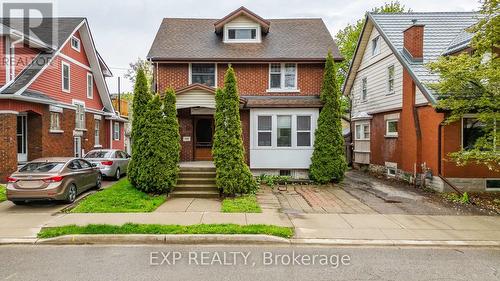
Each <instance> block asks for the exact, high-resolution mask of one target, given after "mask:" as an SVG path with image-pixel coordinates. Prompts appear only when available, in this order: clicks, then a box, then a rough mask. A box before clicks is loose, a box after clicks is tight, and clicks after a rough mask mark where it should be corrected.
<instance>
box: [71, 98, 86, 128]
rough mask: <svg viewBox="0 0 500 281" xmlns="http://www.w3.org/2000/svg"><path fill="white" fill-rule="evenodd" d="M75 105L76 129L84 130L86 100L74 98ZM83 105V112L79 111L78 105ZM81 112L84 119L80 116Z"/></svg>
mask: <svg viewBox="0 0 500 281" xmlns="http://www.w3.org/2000/svg"><path fill="white" fill-rule="evenodd" d="M73 105H74V106H75V130H80V131H84V130H86V128H85V102H83V101H79V100H73ZM79 106H81V107H82V109H83V112H80V113H79V112H78V107H79ZM79 114H82V115H81V116H82V117H83V118H82V120H80V119H79V118H78V116H79Z"/></svg>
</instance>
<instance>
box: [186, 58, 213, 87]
mask: <svg viewBox="0 0 500 281" xmlns="http://www.w3.org/2000/svg"><path fill="white" fill-rule="evenodd" d="M191 82H192V83H200V84H205V85H207V86H211V87H214V86H215V64H206V63H205V64H202V63H193V64H192V65H191Z"/></svg>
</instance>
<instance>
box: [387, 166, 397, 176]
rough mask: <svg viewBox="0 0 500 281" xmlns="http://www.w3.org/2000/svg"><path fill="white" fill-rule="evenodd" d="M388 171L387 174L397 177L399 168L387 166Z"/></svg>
mask: <svg viewBox="0 0 500 281" xmlns="http://www.w3.org/2000/svg"><path fill="white" fill-rule="evenodd" d="M386 171H387V176H388V177H391V178H395V177H396V175H397V173H398V171H397V168H394V167H386Z"/></svg>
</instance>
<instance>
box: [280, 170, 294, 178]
mask: <svg viewBox="0 0 500 281" xmlns="http://www.w3.org/2000/svg"><path fill="white" fill-rule="evenodd" d="M280 176H284V177H291V176H292V171H291V170H280Z"/></svg>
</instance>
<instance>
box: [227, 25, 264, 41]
mask: <svg viewBox="0 0 500 281" xmlns="http://www.w3.org/2000/svg"><path fill="white" fill-rule="evenodd" d="M229 29H255V30H256V31H255V39H229ZM261 41H262V36H261V29H260V25H259V24H248V23H228V24H226V25H224V35H223V42H224V43H260V42H261Z"/></svg>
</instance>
